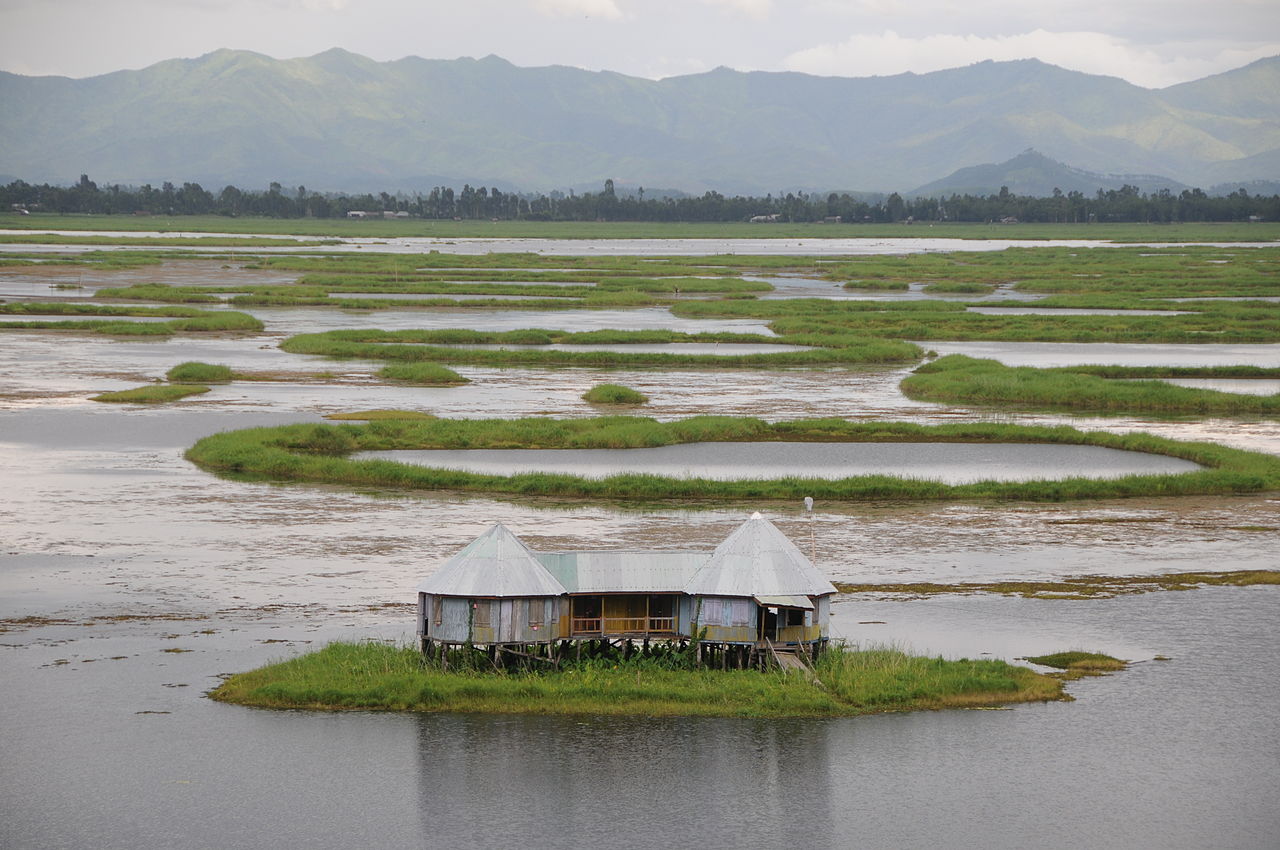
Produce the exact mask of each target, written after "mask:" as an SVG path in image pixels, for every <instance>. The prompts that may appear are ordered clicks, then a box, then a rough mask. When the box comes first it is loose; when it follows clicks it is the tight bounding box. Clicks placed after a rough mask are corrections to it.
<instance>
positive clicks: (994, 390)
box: [899, 354, 1280, 416]
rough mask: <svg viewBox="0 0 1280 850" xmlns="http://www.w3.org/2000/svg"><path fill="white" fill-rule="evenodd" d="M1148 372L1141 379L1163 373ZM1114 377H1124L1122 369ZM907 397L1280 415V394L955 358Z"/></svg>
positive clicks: (905, 386)
mask: <svg viewBox="0 0 1280 850" xmlns="http://www.w3.org/2000/svg"><path fill="white" fill-rule="evenodd" d="M1158 372H1159V370H1143V371H1142V372H1141V374H1143V375H1151V374H1152V373H1157V374H1158ZM1110 374H1121V375H1122V374H1124V372H1123V370H1120V371H1118V372H1116V371H1115V370H1113V371H1112V372H1110ZM899 387H900V388H901V390H902V392H903V394H904V395H906V396H907V397H908V398H914V399H924V400H927V401H944V402H953V403H955V402H959V403H962V404H995V405H1018V406H1022V407H1049V408H1070V409H1074V410H1100V411H1109V412H1116V411H1133V412H1152V411H1156V412H1163V413H1216V414H1228V415H1229V414H1262V415H1267V416H1275V415H1280V394H1276V395H1271V396H1259V395H1247V394H1243V393H1227V392H1219V391H1217V390H1208V389H1195V388H1191V387H1180V386H1176V385H1174V384H1168V383H1165V382H1163V381H1158V380H1116V379H1112V378H1104V377H1098V375H1097V374H1090V373H1089V370H1088V369H1081V370H1077V369H1076V368H1075V367H1064V368H1054V369H1036V368H1033V367H1030V366H1016V367H1015V366H1005V365H1003V364H1001V363H999V362H997V361H995V360H983V359H976V358H973V357H967V356H965V355H963V354H952V355H948V356H946V357H942V358H939V359H938V360H935V361H933V362H932V363H926V364H924V365H923V366H920V367H919V368H918V369H916V370H915V372H914V373H913V374H912V375H909V376H908V377H906V378H905V379H903V381H902V382H901V383H900V384H899Z"/></svg>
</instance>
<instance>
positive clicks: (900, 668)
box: [209, 642, 1070, 718]
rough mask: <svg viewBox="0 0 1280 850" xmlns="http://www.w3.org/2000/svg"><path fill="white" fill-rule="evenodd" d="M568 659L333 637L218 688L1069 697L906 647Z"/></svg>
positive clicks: (991, 667)
mask: <svg viewBox="0 0 1280 850" xmlns="http://www.w3.org/2000/svg"><path fill="white" fill-rule="evenodd" d="M562 665H563V666H562V667H561V669H558V670H551V671H546V672H502V671H495V670H488V671H483V672H480V671H475V670H453V671H450V672H445V671H442V670H440V669H439V668H438V667H436V666H434V665H432V664H430V663H427V662H426V661H425V659H424V658H423V656H422V655H421V653H419V652H417V651H416V650H414V649H412V648H408V647H394V646H389V645H387V644H382V643H372V642H366V643H335V644H330V645H329V646H327V647H325V648H323V649H320V650H318V651H316V652H311V653H308V654H305V655H302V656H299V657H297V658H293V659H290V660H287V661H282V662H279V663H276V664H271V665H268V666H266V667H262V668H259V669H257V670H253V671H250V672H247V673H239V674H236V675H234V676H232V677H230V678H229V679H227V680H226V681H225V682H223V683H222V684H221V685H219V686H218V687H217V688H215V689H214V690H213V691H211V692H210V694H209V696H211V697H212V698H213V699H215V700H219V701H222V702H231V703H238V704H241V705H252V706H260V707H265V708H310V709H324V710H350V709H364V710H368V709H375V710H391V711H424V712H468V713H486V714H558V715H640V716H651V717H694V716H696V717H760V718H777V717H837V716H848V715H858V714H870V713H874V712H881V711H909V710H917V709H941V708H966V707H975V706H993V705H1005V704H1009V703H1017V702H1044V701H1050V700H1063V699H1070V697H1068V696H1066V694H1065V693H1064V691H1063V689H1062V683H1061V682H1060V681H1058V680H1056V679H1054V678H1052V677H1049V676H1044V675H1041V674H1038V673H1035V672H1033V671H1032V670H1029V669H1027V668H1024V667H1018V666H1016V665H1012V664H1007V663H1005V662H1003V661H996V660H978V661H970V660H967V659H962V660H959V661H945V660H943V659H941V658H924V657H919V656H911V655H907V654H906V653H903V652H901V651H899V650H896V649H870V650H863V651H843V650H840V649H832V650H830V651H828V652H827V653H824V654H823V655H822V656H821V657H820V658H819V660H818V662H817V663H816V664H815V665H814V673H815V675H816V679H817V681H816V682H814V681H810V680H809V679H808V678H806V677H804V676H799V675H793V676H788V675H785V674H782V673H780V672H774V671H770V672H760V671H758V670H729V671H721V670H709V669H697V668H688V667H685V666H682V665H680V664H679V663H678V661H676V662H674V663H673V661H672V660H671V659H670V658H662V657H656V658H655V657H652V656H650V657H645V656H640V657H637V658H633V659H632V660H630V661H616V660H611V659H591V660H584V661H582V662H580V663H570V662H568V661H563V662H562Z"/></svg>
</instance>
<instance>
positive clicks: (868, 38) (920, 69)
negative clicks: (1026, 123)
mask: <svg viewBox="0 0 1280 850" xmlns="http://www.w3.org/2000/svg"><path fill="white" fill-rule="evenodd" d="M1277 53H1280V42H1272V43H1268V44H1256V45H1251V46H1242V45H1238V44H1237V45H1233V46H1228V45H1224V44H1208V43H1196V44H1191V43H1182V44H1169V43H1164V44H1160V45H1138V44H1134V43H1132V42H1130V41H1127V40H1125V39H1122V38H1118V37H1116V36H1112V35H1107V34H1105V33H1098V32H1048V31H1046V30H1043V29H1038V30H1034V31H1032V32H1027V33H1021V34H1018V35H1010V36H979V35H927V36H923V37H920V38H910V37H904V36H900V35H898V34H897V33H896V32H894V31H892V30H886V31H884V32H883V33H880V34H877V35H869V34H856V35H853V36H850V37H849V38H848V39H846V40H845V41H842V42H838V43H832V44H820V45H817V46H815V47H810V48H807V49H805V50H800V51H798V52H796V53H792V54H791V55H790V56H788V57H786V58H785V59H784V60H783V62H782V65H783V67H785V68H787V69H788V70H792V71H803V72H806V73H810V74H824V75H832V76H855V77H856V76H869V75H873V74H875V75H885V74H900V73H903V72H906V71H914V72H916V73H925V72H928V71H939V70H942V69H944V68H956V67H959V66H962V65H970V64H973V63H974V62H981V61H983V60H985V59H994V60H996V61H1007V60H1012V59H1039V60H1041V61H1044V62H1048V63H1050V64H1052V65H1058V66H1060V67H1063V68H1070V69H1072V70H1075V71H1084V72H1085V73H1089V74H1105V75H1108V76H1113V77H1121V78H1123V79H1126V80H1128V81H1129V82H1131V83H1135V84H1137V85H1140V86H1146V87H1149V88H1162V87H1164V86H1168V85H1173V84H1174V83H1180V82H1185V81H1187V80H1194V79H1198V78H1200V77H1204V76H1207V75H1209V74H1214V73H1218V72H1221V71H1226V70H1229V69H1231V68H1237V67H1239V66H1241V65H1244V64H1246V63H1248V62H1251V61H1253V60H1255V59H1261V58H1263V57H1266V56H1274V55H1276V54H1277Z"/></svg>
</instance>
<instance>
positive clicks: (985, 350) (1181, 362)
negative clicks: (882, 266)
mask: <svg viewBox="0 0 1280 850" xmlns="http://www.w3.org/2000/svg"><path fill="white" fill-rule="evenodd" d="M918 345H921V346H923V347H925V348H927V349H930V350H933V351H936V352H938V353H939V354H967V355H969V356H970V357H986V358H991V359H994V360H999V361H1000V362H1001V363H1003V364H1005V365H1006V366H1080V365H1085V364H1089V365H1103V366H1265V367H1268V368H1274V367H1280V344H1276V343H1214V344H1204V345H1179V344H1172V343H1121V342H938V341H930V342H921V343H918Z"/></svg>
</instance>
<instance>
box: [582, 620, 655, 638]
mask: <svg viewBox="0 0 1280 850" xmlns="http://www.w3.org/2000/svg"><path fill="white" fill-rule="evenodd" d="M675 630H676V618H675V617H574V618H573V633H574V634H575V635H581V634H587V635H598V634H610V635H618V634H641V635H643V634H673V633H674V632H675Z"/></svg>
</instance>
